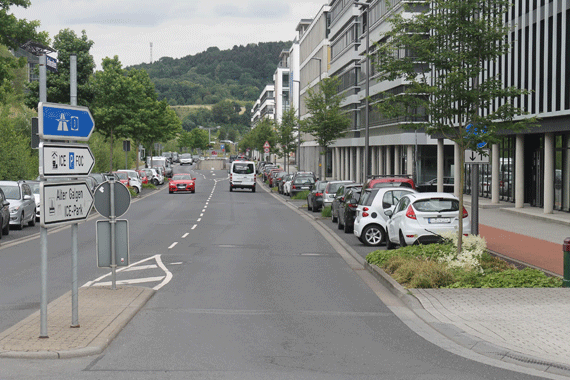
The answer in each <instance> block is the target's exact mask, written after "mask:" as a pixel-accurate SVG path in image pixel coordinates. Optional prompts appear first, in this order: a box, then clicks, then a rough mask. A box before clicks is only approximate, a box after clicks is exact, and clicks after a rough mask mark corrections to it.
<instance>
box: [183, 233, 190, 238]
mask: <svg viewBox="0 0 570 380" xmlns="http://www.w3.org/2000/svg"><path fill="white" fill-rule="evenodd" d="M188 235H190V234H189V233H188V232H186V233H185V234H184V235H182V239H185V238H186V236H188Z"/></svg>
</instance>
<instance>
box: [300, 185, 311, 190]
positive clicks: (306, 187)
mask: <svg viewBox="0 0 570 380" xmlns="http://www.w3.org/2000/svg"><path fill="white" fill-rule="evenodd" d="M308 188H309V186H301V190H306V189H308Z"/></svg>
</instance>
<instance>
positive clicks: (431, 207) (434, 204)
mask: <svg viewBox="0 0 570 380" xmlns="http://www.w3.org/2000/svg"><path fill="white" fill-rule="evenodd" d="M413 206H414V208H415V209H416V210H417V211H421V212H446V211H459V201H458V200H457V199H449V198H430V199H420V200H417V201H415V202H414V203H413Z"/></svg>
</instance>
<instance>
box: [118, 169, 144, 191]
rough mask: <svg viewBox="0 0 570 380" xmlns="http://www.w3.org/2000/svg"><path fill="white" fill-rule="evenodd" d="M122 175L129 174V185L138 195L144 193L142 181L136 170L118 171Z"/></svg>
mask: <svg viewBox="0 0 570 380" xmlns="http://www.w3.org/2000/svg"><path fill="white" fill-rule="evenodd" d="M117 171H118V172H121V173H127V175H128V176H129V185H130V186H131V187H132V188H133V189H134V190H135V192H136V193H137V194H140V192H141V191H142V181H141V177H140V176H139V173H137V171H136V170H117Z"/></svg>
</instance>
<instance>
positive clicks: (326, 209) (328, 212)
mask: <svg viewBox="0 0 570 380" xmlns="http://www.w3.org/2000/svg"><path fill="white" fill-rule="evenodd" d="M331 215H332V207H331V206H327V207H323V209H322V210H321V216H324V217H325V218H330V217H331Z"/></svg>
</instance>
